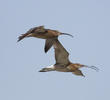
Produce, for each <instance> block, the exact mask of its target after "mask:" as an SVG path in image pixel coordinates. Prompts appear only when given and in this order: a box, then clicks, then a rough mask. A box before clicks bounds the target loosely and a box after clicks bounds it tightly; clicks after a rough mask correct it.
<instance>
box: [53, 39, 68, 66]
mask: <svg viewBox="0 0 110 100" xmlns="http://www.w3.org/2000/svg"><path fill="white" fill-rule="evenodd" d="M53 46H54V50H55V60H56V65H57V64H58V65H61V66H63V67H66V66H67V65H68V64H69V63H70V61H69V59H68V56H69V53H68V52H67V51H66V49H65V48H64V47H63V45H62V44H61V43H60V42H59V40H58V39H55V40H54V44H53Z"/></svg>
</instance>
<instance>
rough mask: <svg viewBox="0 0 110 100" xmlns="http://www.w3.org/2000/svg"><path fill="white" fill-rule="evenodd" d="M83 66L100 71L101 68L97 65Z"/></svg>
mask: <svg viewBox="0 0 110 100" xmlns="http://www.w3.org/2000/svg"><path fill="white" fill-rule="evenodd" d="M83 67H87V68H91V69H94V70H96V71H99V69H98V68H97V67H95V66H87V65H83Z"/></svg>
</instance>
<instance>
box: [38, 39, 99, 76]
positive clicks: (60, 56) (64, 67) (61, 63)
mask: <svg viewBox="0 0 110 100" xmlns="http://www.w3.org/2000/svg"><path fill="white" fill-rule="evenodd" d="M53 47H54V51H55V60H56V63H55V64H54V65H51V66H49V67H46V68H43V69H41V70H40V71H39V72H48V71H59V72H72V73H73V74H75V75H79V76H84V75H83V73H82V72H81V70H80V68H82V67H87V68H92V69H94V70H96V71H98V70H99V69H98V68H97V67H95V66H87V65H83V64H79V63H72V62H70V61H69V58H68V57H69V53H68V52H67V50H66V49H65V48H64V47H63V45H62V44H61V43H60V42H59V40H58V39H54V42H53Z"/></svg>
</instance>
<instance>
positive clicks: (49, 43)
mask: <svg viewBox="0 0 110 100" xmlns="http://www.w3.org/2000/svg"><path fill="white" fill-rule="evenodd" d="M53 43H54V39H46V40H45V47H44V51H45V53H47V51H48V50H49V49H50V48H51V47H52V45H53Z"/></svg>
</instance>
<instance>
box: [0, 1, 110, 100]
mask: <svg viewBox="0 0 110 100" xmlns="http://www.w3.org/2000/svg"><path fill="white" fill-rule="evenodd" d="M39 25H45V28H50V29H55V30H59V31H61V32H66V33H70V34H72V35H74V38H71V37H69V36H60V37H59V40H60V41H61V43H62V44H63V45H64V47H65V48H66V49H67V50H68V52H69V53H70V60H71V61H72V62H77V63H78V62H79V63H81V64H86V65H94V66H97V67H98V68H99V69H100V71H99V72H96V71H94V70H92V69H87V68H83V69H82V71H83V73H84V75H85V76H86V77H85V78H84V77H79V76H75V75H73V74H71V73H63V72H62V73H59V72H49V73H40V72H38V71H39V70H40V69H41V68H43V67H46V66H48V65H52V64H54V63H55V61H54V52H53V51H54V50H53V48H51V50H49V52H48V53H47V54H45V53H44V49H43V48H44V42H45V41H44V40H42V39H37V38H27V39H24V40H23V41H20V42H19V43H17V38H18V36H20V34H22V33H25V32H26V31H27V30H28V29H30V28H31V27H35V26H39ZM109 99H110V1H109V0H1V1H0V100H109Z"/></svg>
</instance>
